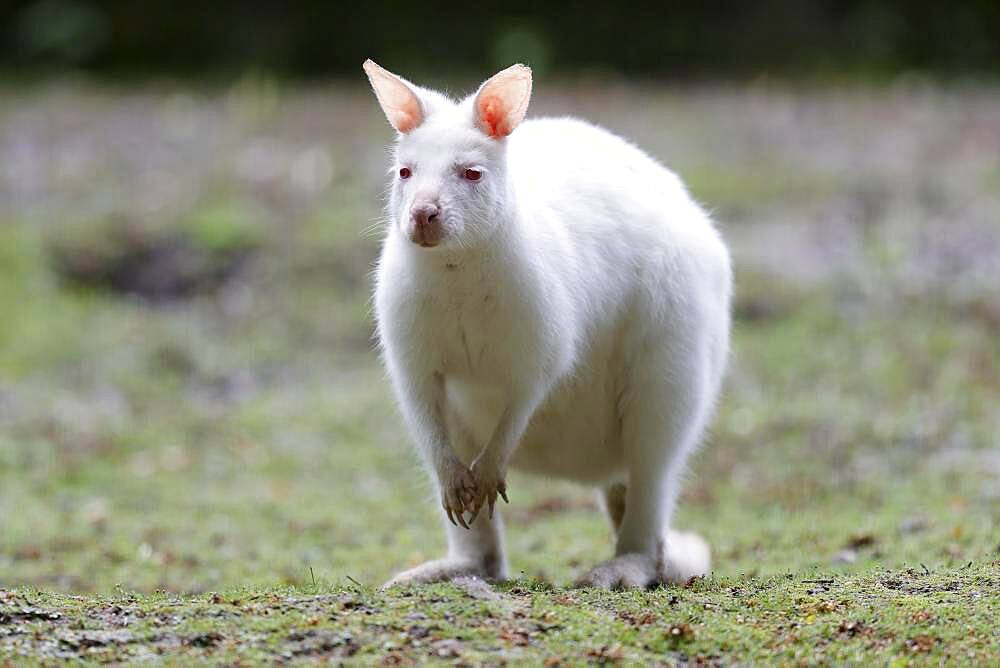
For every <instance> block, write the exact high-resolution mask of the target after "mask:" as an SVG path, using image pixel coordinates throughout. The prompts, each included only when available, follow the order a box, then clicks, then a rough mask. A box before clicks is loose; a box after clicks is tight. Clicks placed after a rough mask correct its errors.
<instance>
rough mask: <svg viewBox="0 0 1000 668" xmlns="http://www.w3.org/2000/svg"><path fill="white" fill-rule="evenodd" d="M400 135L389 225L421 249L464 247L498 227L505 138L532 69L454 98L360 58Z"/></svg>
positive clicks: (520, 112) (526, 94)
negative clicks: (409, 80) (461, 97)
mask: <svg viewBox="0 0 1000 668" xmlns="http://www.w3.org/2000/svg"><path fill="white" fill-rule="evenodd" d="M364 70H365V72H366V73H367V74H368V79H369V80H370V81H371V84H372V88H373V89H374V90H375V96H376V97H377V98H378V102H379V104H380V105H381V107H382V111H383V112H385V116H386V118H387V119H388V120H389V123H390V125H392V127H394V128H395V129H396V131H397V132H398V136H397V138H396V146H395V164H394V165H393V167H392V170H391V173H392V178H393V183H392V190H391V196H390V200H389V207H390V215H391V217H392V225H393V230H392V231H391V232H390V233H400V234H403V235H405V237H406V238H408V239H409V240H410V241H412V242H413V243H414V244H416V245H417V246H420V247H422V248H470V247H475V246H476V245H477V244H479V243H481V242H482V241H483V240H484V239H486V238H488V237H489V236H490V235H491V233H492V232H493V230H495V229H496V227H497V226H498V225H501V224H503V222H504V218H505V212H506V206H505V205H506V203H507V199H508V189H507V170H506V144H507V142H506V138H507V136H508V135H510V133H512V132H513V131H514V130H515V129H516V128H517V126H518V124H519V123H520V122H521V121H522V120H523V119H524V115H525V112H526V111H527V109H528V100H529V99H530V97H531V70H530V69H529V68H527V67H525V66H524V65H514V66H512V67H508V68H507V69H505V70H503V71H502V72H500V73H498V74H496V75H494V76H493V77H491V78H490V79H488V80H487V81H486V82H485V83H483V85H482V86H480V87H479V90H478V91H477V92H476V93H474V94H472V95H470V96H469V97H467V98H465V99H464V100H462V101H460V102H456V101H454V100H451V99H449V98H447V97H445V96H444V95H442V94H441V93H438V92H435V91H431V90H427V89H424V88H420V87H418V86H414V85H413V84H411V83H409V82H408V81H406V80H404V79H403V78H402V77H398V76H396V75H395V74H392V73H391V72H389V71H387V70H385V69H383V68H381V67H379V66H378V65H376V64H375V63H374V62H373V61H371V60H368V61H365V64H364Z"/></svg>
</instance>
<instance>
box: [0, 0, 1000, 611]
mask: <svg viewBox="0 0 1000 668" xmlns="http://www.w3.org/2000/svg"><path fill="white" fill-rule="evenodd" d="M998 35H1000V4H998V3H996V2H991V1H988V0H982V1H978V2H977V1H967V2H956V3H950V4H943V3H932V2H908V3H895V2H888V1H877V0H869V1H858V2H837V3H834V2H816V3H798V2H791V1H790V0H788V1H786V0H771V1H768V2H758V3H749V4H746V5H745V6H740V7H734V6H731V5H729V4H727V3H693V2H679V3H671V4H669V5H665V6H662V7H661V8H660V9H658V10H642V11H640V10H631V9H627V8H624V7H619V6H612V4H609V3H583V4H580V3H577V4H575V5H573V7H572V8H568V7H566V6H564V5H545V4H541V3H538V4H534V5H529V6H526V7H524V8H513V7H495V6H491V5H487V4H479V5H468V6H461V7H455V6H453V5H440V6H434V5H427V4H409V5H400V4H399V3H389V2H366V3H360V4H358V3H355V4H354V5H352V6H346V5H343V4H341V3H329V2H301V3H278V2H235V1H234V2H228V1H221V2H212V3H182V2H166V1H161V0H149V1H147V2H143V3H134V2H91V1H87V0H37V1H30V2H6V3H3V4H2V5H0V585H15V586H16V585H26V584H31V585H38V586H42V587H49V588H56V589H63V590H108V589H110V588H112V587H114V586H115V585H121V586H124V587H127V588H131V589H137V590H143V591H149V590H153V589H157V588H163V589H168V590H174V591H204V590H209V589H221V588H225V587H233V586H238V585H242V584H248V583H273V582H276V581H279V582H289V583H308V582H310V581H311V579H312V578H313V577H315V578H316V579H317V580H326V581H332V582H333V581H340V580H341V579H343V578H345V577H346V576H351V577H353V578H355V579H358V580H361V581H364V582H371V583H377V582H379V581H380V580H382V579H384V578H386V577H387V576H389V575H390V574H391V573H392V572H393V571H395V570H398V569H399V568H402V567H405V566H410V565H413V564H415V563H418V562H420V561H422V560H424V559H427V558H431V557H434V556H437V555H438V554H439V553H440V552H441V551H442V550H443V538H442V536H441V535H439V534H440V532H439V530H438V527H437V524H438V519H437V516H436V512H435V507H436V501H434V499H433V490H432V489H431V488H430V486H429V485H428V483H427V482H426V478H425V476H423V474H422V472H421V471H419V470H418V467H417V466H416V465H415V463H416V458H415V456H414V455H413V454H412V453H411V450H410V447H409V444H408V439H407V435H406V434H405V432H404V430H403V429H402V426H401V424H400V421H399V419H398V417H397V414H396V412H395V409H394V407H393V405H392V401H391V397H390V396H389V391H388V387H387V383H386V381H385V379H384V377H383V375H382V373H381V371H380V369H379V365H378V362H377V358H376V355H375V353H374V352H373V348H372V340H371V333H372V320H371V316H370V313H369V304H368V295H369V292H370V289H371V284H370V270H371V266H372V262H373V261H374V258H375V257H376V254H377V251H378V241H379V238H380V234H381V232H380V230H381V222H380V216H381V205H382V196H383V191H384V185H385V184H384V179H385V176H384V174H385V169H386V162H387V155H388V154H387V151H386V147H387V145H388V144H389V143H390V142H391V141H392V133H391V131H390V129H389V127H388V126H387V124H386V123H385V121H384V118H383V117H382V114H381V112H380V111H379V109H378V107H377V105H376V104H375V101H374V99H373V97H372V95H371V93H370V91H369V90H368V88H367V83H366V81H365V79H364V77H363V75H362V72H361V69H360V64H361V62H362V61H363V60H364V59H365V58H367V57H371V58H374V59H375V60H376V61H378V62H379V63H380V64H381V65H383V66H385V67H387V68H388V69H390V70H393V71H395V72H397V73H399V74H401V75H403V76H406V77H407V78H410V79H412V80H415V81H417V82H419V83H424V84H427V85H431V86H436V87H440V88H443V89H446V90H448V91H451V92H453V93H455V94H459V93H462V92H469V91H471V90H474V89H475V86H476V85H477V84H478V83H479V82H480V81H481V80H483V79H485V78H486V77H487V76H488V75H489V74H491V73H493V72H494V71H496V70H498V69H500V68H502V67H505V66H507V65H509V64H511V63H513V62H525V63H527V64H529V65H531V66H532V67H533V69H534V72H535V94H534V98H533V100H532V107H531V110H530V111H529V114H532V115H535V116H538V115H565V114H571V115H578V116H581V117H584V118H587V119H589V120H592V121H594V122H596V123H599V124H601V125H604V126H606V127H608V128H610V129H612V130H614V131H616V132H618V133H619V134H621V135H623V136H625V137H627V138H628V139H630V140H632V141H634V142H636V143H637V144H639V145H640V146H642V147H643V148H645V149H646V150H647V151H648V152H650V153H651V154H652V155H654V156H655V157H657V158H658V159H660V160H661V161H663V162H664V163H665V164H667V165H668V166H669V167H671V168H672V169H674V170H675V171H677V172H679V173H680V175H681V176H682V177H683V178H684V179H685V180H686V181H687V183H688V184H689V186H690V188H691V190H692V192H693V193H694V195H695V196H696V197H697V198H698V199H699V200H700V201H701V202H703V203H704V204H705V205H706V206H707V207H709V208H710V209H711V210H712V211H713V212H714V214H715V217H716V218H717V220H718V221H719V226H720V228H721V229H722V231H723V233H724V235H725V236H726V238H727V239H728V240H729V242H730V244H731V246H732V250H733V254H734V257H735V261H736V272H737V279H736V282H737V303H736V321H735V332H734V336H735V338H734V354H733V364H732V370H731V373H730V377H729V380H728V384H727V388H726V393H725V396H724V398H723V400H722V402H721V405H720V410H719V415H718V418H717V420H716V422H715V427H714V429H713V432H712V434H711V436H710V438H709V439H708V440H709V442H708V444H707V447H706V448H705V450H704V452H703V453H702V454H701V455H700V457H699V458H698V459H697V461H696V462H695V463H694V465H693V471H692V475H691V477H690V483H689V485H688V488H687V492H686V495H685V499H684V502H683V504H682V509H681V511H680V514H679V517H678V524H679V525H681V526H684V527H688V528H690V527H693V528H697V529H698V530H699V531H700V532H702V533H703V534H705V535H706V536H707V537H708V539H709V541H710V542H711V543H712V545H713V548H714V550H715V555H716V567H717V569H718V572H720V573H726V574H739V573H748V574H754V573H765V574H766V573H780V572H789V571H801V570H804V569H821V570H824V571H829V570H831V569H839V570H845V571H852V570H854V571H858V570H864V569H868V568H872V567H874V566H879V565H884V566H887V567H902V566H907V565H914V564H919V563H924V564H927V565H929V566H931V567H934V566H935V565H939V564H943V565H961V564H964V563H966V562H967V561H973V560H980V559H996V558H997V557H996V555H997V553H998V552H1000V444H998V442H997V439H998V436H997V434H998V433H1000V409H998V408H997V406H998V405H1000V336H998V334H1000V291H998V289H997V285H998V284H1000V82H998V78H997V77H998V75H1000V39H998ZM510 490H511V500H512V504H511V506H510V507H509V508H504V510H505V511H508V513H507V515H508V520H509V521H508V525H509V530H510V539H509V544H510V548H511V554H512V560H513V566H514V570H515V573H523V574H524V575H526V576H529V577H538V578H543V579H551V580H553V581H555V582H557V583H564V582H566V581H568V580H569V579H571V578H572V577H573V575H574V574H576V573H579V572H580V571H581V570H583V569H584V568H586V567H587V566H589V565H590V564H592V563H593V562H596V561H597V560H599V559H603V558H605V557H606V556H608V555H609V554H610V551H611V549H612V548H611V541H610V535H609V532H608V529H607V527H606V526H605V523H604V521H603V519H602V518H601V517H600V516H599V515H598V513H597V512H596V511H595V505H594V503H593V498H592V494H591V493H590V492H589V491H588V490H582V489H579V488H576V487H573V486H570V485H561V484H557V485H553V484H550V483H547V482H545V481H539V480H536V479H533V478H530V477H526V476H515V477H514V478H513V480H512V481H511V485H510Z"/></svg>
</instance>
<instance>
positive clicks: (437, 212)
mask: <svg viewBox="0 0 1000 668" xmlns="http://www.w3.org/2000/svg"><path fill="white" fill-rule="evenodd" d="M410 217H411V218H412V219H413V228H412V231H411V232H410V240H411V241H413V243H415V244H417V245H419V246H424V247H425V248H429V247H431V246H436V245H437V244H438V242H439V241H441V237H442V236H443V229H442V226H441V209H439V208H438V205H437V204H434V203H433V202H426V201H424V202H418V203H416V204H414V205H413V206H412V207H410Z"/></svg>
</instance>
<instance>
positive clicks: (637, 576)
mask: <svg viewBox="0 0 1000 668" xmlns="http://www.w3.org/2000/svg"><path fill="white" fill-rule="evenodd" d="M659 582H660V573H659V569H658V568H657V563H656V559H654V558H652V557H650V556H648V555H645V554H638V553H631V554H623V555H621V556H619V557H615V558H614V559H608V560H607V561H605V562H603V563H600V564H598V565H597V566H594V567H593V568H592V569H590V570H589V571H588V572H587V573H585V574H584V575H583V576H581V577H580V578H578V579H577V580H576V582H575V583H573V586H574V587H580V588H584V587H592V588H594V589H635V588H646V587H651V586H653V585H656V584H659Z"/></svg>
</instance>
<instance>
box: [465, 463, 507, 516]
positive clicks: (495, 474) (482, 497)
mask: <svg viewBox="0 0 1000 668" xmlns="http://www.w3.org/2000/svg"><path fill="white" fill-rule="evenodd" d="M472 475H473V476H474V477H475V479H476V500H475V510H474V511H473V519H475V517H476V516H477V515H479V511H480V510H482V508H483V506H486V507H487V508H489V516H490V519H492V518H493V512H494V508H495V506H496V503H497V496H499V497H500V498H502V499H503V500H504V502H505V503H510V501H509V500H508V499H507V480H506V475H505V474H504V472H503V471H501V470H500V469H499V467H497V466H495V465H490V464H485V463H483V462H482V461H481V460H476V461H475V462H473V463H472Z"/></svg>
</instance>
